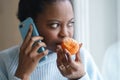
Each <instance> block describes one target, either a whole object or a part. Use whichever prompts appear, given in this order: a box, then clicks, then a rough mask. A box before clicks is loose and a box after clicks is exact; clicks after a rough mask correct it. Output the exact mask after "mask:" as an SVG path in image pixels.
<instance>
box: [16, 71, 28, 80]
mask: <svg viewBox="0 0 120 80" xmlns="http://www.w3.org/2000/svg"><path fill="white" fill-rule="evenodd" d="M15 76H16V77H18V78H20V79H21V80H29V75H27V74H23V73H20V72H16V73H15Z"/></svg>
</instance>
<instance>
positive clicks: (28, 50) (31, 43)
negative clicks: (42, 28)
mask: <svg viewBox="0 0 120 80" xmlns="http://www.w3.org/2000/svg"><path fill="white" fill-rule="evenodd" d="M42 39H43V38H42V37H39V36H37V37H31V38H30V40H29V42H28V44H27V45H26V46H27V47H26V53H29V52H30V51H32V50H31V49H32V48H33V46H34V45H33V44H34V43H35V42H36V41H38V40H42Z"/></svg>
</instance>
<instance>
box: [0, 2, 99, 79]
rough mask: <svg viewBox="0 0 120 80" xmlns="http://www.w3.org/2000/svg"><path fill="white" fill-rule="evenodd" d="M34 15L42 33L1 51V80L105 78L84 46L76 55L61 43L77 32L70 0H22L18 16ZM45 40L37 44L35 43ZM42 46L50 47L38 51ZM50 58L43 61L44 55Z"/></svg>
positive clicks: (28, 36) (30, 31)
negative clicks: (72, 54)
mask: <svg viewBox="0 0 120 80" xmlns="http://www.w3.org/2000/svg"><path fill="white" fill-rule="evenodd" d="M28 17H31V18H32V19H33V20H34V22H35V24H36V26H37V29H38V31H39V33H40V36H35V37H31V34H32V27H30V29H29V31H28V34H27V36H26V38H25V40H24V41H23V43H22V45H20V47H19V46H16V47H13V48H10V49H7V50H5V51H2V52H1V54H0V80H19V79H20V80H21V79H22V80H101V77H100V74H99V72H98V70H97V68H96V65H95V63H94V62H93V60H92V58H91V56H90V54H89V53H88V52H87V51H85V50H84V49H82V48H81V46H82V44H80V51H78V52H77V53H76V55H75V56H73V58H71V56H70V54H69V52H68V51H67V50H66V49H62V48H61V46H60V44H61V42H62V40H63V39H64V38H65V37H70V38H72V37H73V35H74V26H73V25H74V13H73V8H72V3H71V1H70V0H20V2H19V8H18V19H19V20H20V21H21V22H22V21H23V20H25V19H26V18H28ZM38 40H42V42H40V43H37V44H36V45H35V46H33V44H34V42H36V41H38ZM40 47H46V50H45V51H44V52H41V53H38V52H37V51H38V49H39V48H40ZM44 56H47V59H45V60H43V61H40V60H41V58H42V57H44Z"/></svg>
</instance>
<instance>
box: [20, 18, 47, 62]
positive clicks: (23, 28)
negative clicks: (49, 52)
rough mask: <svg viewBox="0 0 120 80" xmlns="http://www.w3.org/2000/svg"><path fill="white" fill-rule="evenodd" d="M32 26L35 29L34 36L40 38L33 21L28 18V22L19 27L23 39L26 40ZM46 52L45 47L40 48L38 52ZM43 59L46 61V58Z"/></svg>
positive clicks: (25, 21)
mask: <svg viewBox="0 0 120 80" xmlns="http://www.w3.org/2000/svg"><path fill="white" fill-rule="evenodd" d="M30 25H32V27H33V32H32V36H31V37H33V36H39V33H38V31H37V28H36V26H35V24H34V22H33V20H32V18H31V17H29V18H27V19H26V20H24V21H23V22H21V23H20V25H19V30H20V33H21V36H22V39H23V40H24V39H25V37H26V35H27V33H28V30H29V28H30ZM38 42H41V40H39V41H38ZM43 51H45V48H44V47H40V48H39V50H38V53H41V52H43ZM43 59H46V56H45V57H43V58H42V60H43Z"/></svg>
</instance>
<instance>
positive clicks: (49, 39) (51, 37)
mask: <svg viewBox="0 0 120 80" xmlns="http://www.w3.org/2000/svg"><path fill="white" fill-rule="evenodd" d="M42 35H43V37H44V41H45V43H46V44H47V45H51V44H53V42H54V41H55V40H56V38H57V34H56V33H54V32H46V33H43V34H42Z"/></svg>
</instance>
